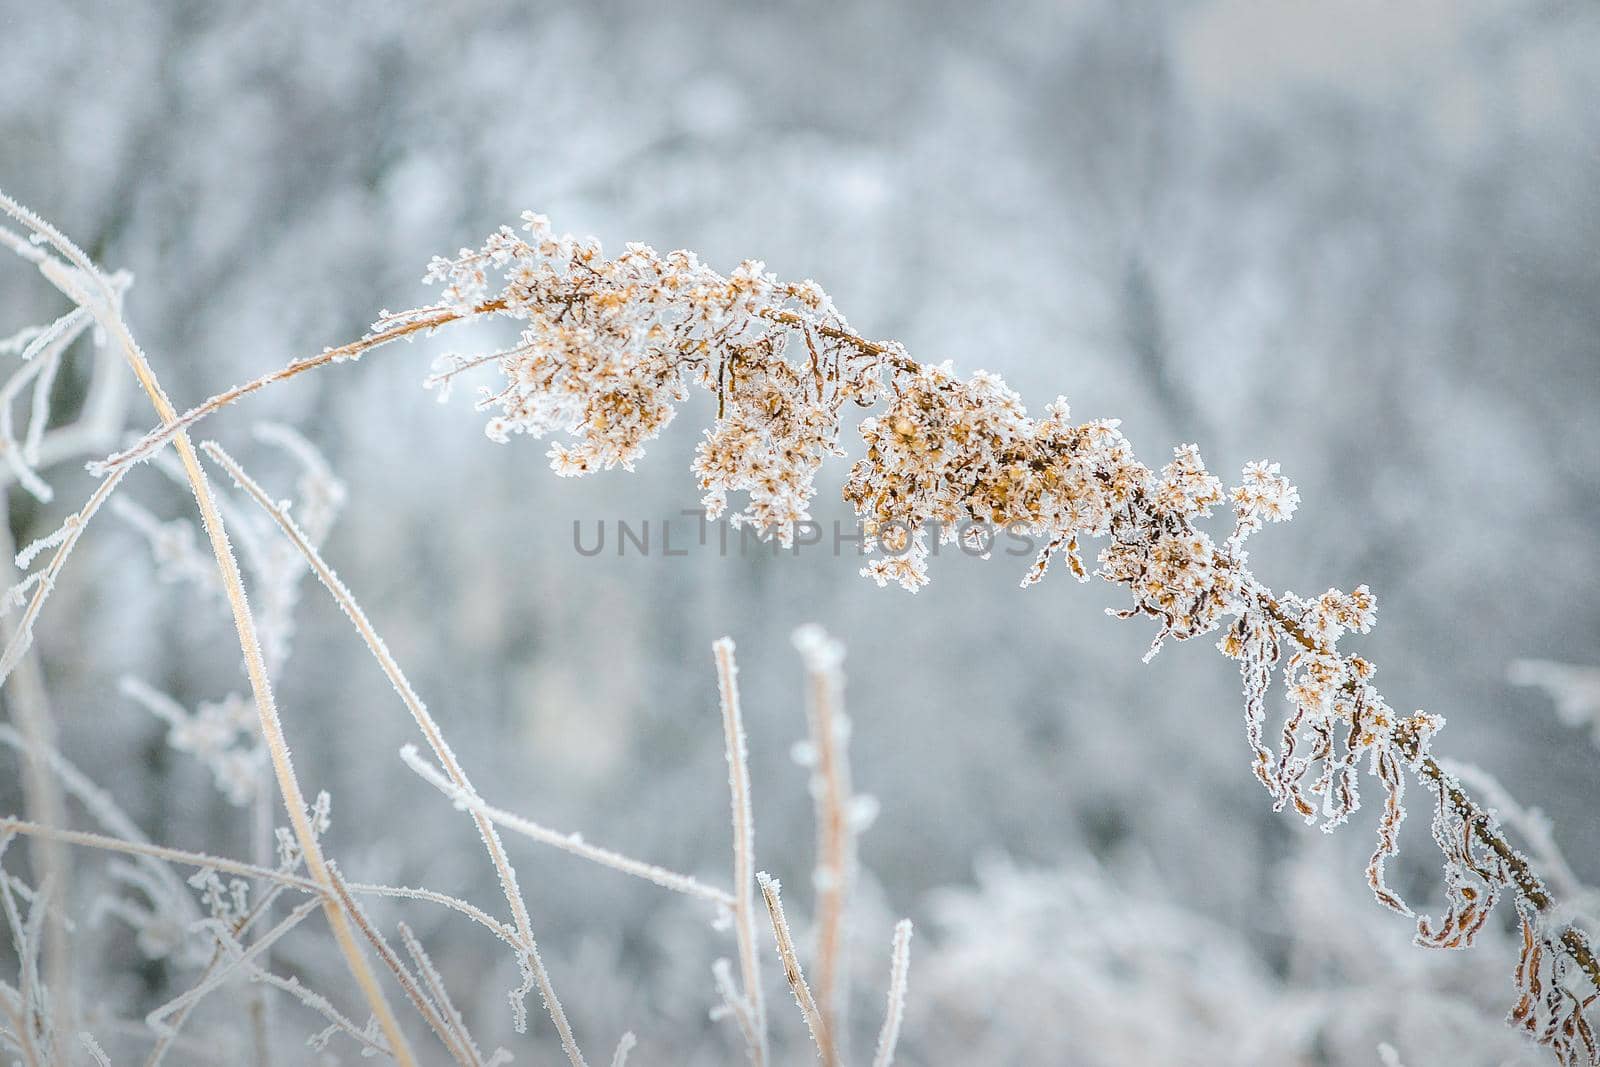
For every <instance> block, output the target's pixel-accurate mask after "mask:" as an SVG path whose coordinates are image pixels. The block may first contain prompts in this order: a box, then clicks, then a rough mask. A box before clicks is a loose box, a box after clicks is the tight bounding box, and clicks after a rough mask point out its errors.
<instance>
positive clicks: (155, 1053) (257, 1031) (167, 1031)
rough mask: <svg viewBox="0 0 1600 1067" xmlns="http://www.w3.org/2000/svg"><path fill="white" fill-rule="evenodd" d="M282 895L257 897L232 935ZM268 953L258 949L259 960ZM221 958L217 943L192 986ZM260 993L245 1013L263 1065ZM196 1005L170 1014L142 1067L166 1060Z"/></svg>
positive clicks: (202, 981)
mask: <svg viewBox="0 0 1600 1067" xmlns="http://www.w3.org/2000/svg"><path fill="white" fill-rule="evenodd" d="M282 891H283V887H282V886H281V885H275V886H273V887H272V888H271V889H269V890H268V891H267V892H265V893H262V894H261V895H260V896H258V897H257V898H256V902H255V904H254V905H252V906H251V908H250V911H249V913H248V914H247V915H245V916H244V918H242V919H240V920H238V921H237V922H236V923H235V924H234V928H233V935H234V936H235V937H237V938H242V937H244V935H245V933H246V931H248V930H249V929H250V927H251V926H252V925H254V924H255V922H256V920H257V919H259V918H261V916H263V915H266V914H267V913H268V912H269V911H270V910H271V908H272V904H273V902H274V901H276V900H277V899H278V895H279V893H281V892H282ZM271 951H272V950H271V946H270V945H269V946H268V947H267V948H264V949H262V950H261V955H262V959H263V960H266V959H270V958H271V956H270V953H271ZM225 955H226V953H225V952H224V950H223V945H222V942H221V940H218V941H217V947H216V948H215V949H213V950H212V952H211V959H210V960H208V961H207V962H206V966H205V970H203V971H201V972H200V978H199V980H198V981H197V982H196V983H195V985H196V986H201V985H205V984H206V983H207V982H209V981H210V979H211V976H212V975H213V974H215V973H216V971H217V968H218V967H221V966H222V963H223V959H224V957H225ZM260 992H261V991H260V990H254V989H253V990H252V991H251V996H250V998H249V1000H248V1002H247V1010H248V1011H249V1012H250V1020H251V1024H252V1025H251V1031H252V1033H251V1037H252V1038H253V1039H254V1042H255V1054H256V1060H257V1061H258V1062H261V1063H266V1062H267V1061H269V1060H270V1059H271V1050H270V1049H268V1048H267V1035H266V1029H265V1027H266V1018H265V1015H264V1013H263V1011H261V1010H259V1009H262V1008H264V1007H265V997H264V996H260V995H257V994H259V993H260ZM199 1003H200V1000H199V998H196V999H194V1000H190V1001H187V1002H186V1003H185V1004H184V1005H183V1007H181V1008H179V1009H178V1010H177V1011H176V1012H175V1013H174V1014H173V1016H172V1020H171V1021H170V1022H168V1023H167V1024H165V1025H164V1026H163V1027H162V1028H161V1031H162V1032H161V1033H160V1036H159V1037H158V1039H157V1041H156V1044H155V1047H154V1048H152V1049H151V1050H150V1055H149V1057H147V1058H146V1059H145V1061H144V1067H160V1065H161V1063H162V1062H163V1061H164V1060H165V1059H166V1057H167V1053H168V1052H169V1051H170V1050H171V1049H172V1046H173V1045H175V1044H176V1043H177V1042H178V1037H179V1031H180V1030H182V1029H183V1025H184V1024H185V1023H186V1022H188V1021H189V1016H190V1015H191V1014H192V1013H193V1012H194V1009H195V1008H196V1006H198V1005H199Z"/></svg>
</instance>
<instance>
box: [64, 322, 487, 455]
mask: <svg viewBox="0 0 1600 1067" xmlns="http://www.w3.org/2000/svg"><path fill="white" fill-rule="evenodd" d="M504 308H505V302H504V301H501V300H490V301H485V302H484V303H483V304H481V305H479V306H478V307H476V308H473V309H472V310H471V311H470V312H460V311H456V310H453V309H452V310H443V311H438V312H435V313H434V314H431V315H425V316H422V317H419V318H415V319H410V320H407V321H405V322H400V323H397V324H395V325H393V326H391V327H390V328H388V329H386V330H380V331H378V332H376V333H371V334H368V335H367V336H365V337H362V338H360V339H359V340H356V341H352V342H350V343H349V344H346V345H340V346H339V347H338V348H329V349H325V350H324V351H322V352H319V353H318V354H317V355H314V356H302V357H301V358H299V359H296V360H294V361H292V362H291V363H289V364H288V365H287V366H285V367H283V368H281V369H280V370H276V371H273V372H271V373H270V374H263V375H262V376H261V377H259V378H255V379H253V380H251V381H248V382H244V383H242V384H239V385H235V386H234V387H233V388H231V389H225V390H223V391H222V392H220V393H218V394H216V395H215V396H213V397H211V398H210V399H208V400H206V401H204V402H202V403H200V404H196V405H195V406H194V407H192V408H190V409H189V410H188V411H185V412H184V413H183V414H182V415H178V414H176V413H173V414H172V415H170V416H166V417H164V419H163V421H162V423H161V425H160V426H157V427H155V428H154V429H152V430H150V431H149V432H148V433H146V434H145V435H144V436H143V437H142V438H140V439H139V440H138V441H137V442H135V443H134V444H132V445H130V446H129V447H127V448H125V449H123V450H122V451H120V452H117V453H114V454H112V455H110V456H107V457H106V458H105V459H103V460H101V461H99V462H96V463H91V464H89V472H90V473H91V474H94V475H97V476H104V475H107V474H110V473H111V472H112V471H115V470H119V469H121V468H123V467H126V466H128V465H130V464H134V463H139V462H142V461H144V460H146V459H149V458H150V457H151V456H152V455H154V454H155V453H156V452H157V450H159V449H160V448H161V447H162V446H163V445H165V444H166V443H167V442H168V441H171V440H172V439H173V438H175V437H177V436H178V435H179V434H181V433H183V432H184V431H185V430H187V429H188V428H189V427H191V426H193V425H194V424H195V423H197V422H199V421H200V420H201V419H203V418H205V417H206V416H207V415H210V414H211V413H212V412H215V411H218V410H220V409H222V408H225V407H227V406H228V405H229V404H232V403H233V402H234V401H236V400H238V399H240V398H241V397H245V396H249V395H250V394H251V393H254V392H256V391H257V390H260V389H264V388H266V387H267V386H269V385H272V384H274V383H276V382H281V381H286V380H287V379H289V378H293V377H295V376H296V375H299V374H304V373H305V372H306V371H308V370H315V369H316V368H318V367H325V366H327V365H329V364H331V363H341V362H344V361H345V360H353V359H359V358H360V357H361V356H363V355H365V354H366V353H368V352H370V351H372V350H373V349H374V348H379V347H381V346H383V345H386V344H389V343H390V342H392V341H398V340H400V339H402V338H405V337H410V336H412V335H413V334H416V333H425V332H428V331H431V330H436V329H438V328H439V327H441V326H445V325H448V324H450V323H452V322H457V321H460V320H462V319H467V318H476V317H478V316H481V315H492V314H494V313H496V312H498V311H502V310H504Z"/></svg>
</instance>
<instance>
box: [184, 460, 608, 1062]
mask: <svg viewBox="0 0 1600 1067" xmlns="http://www.w3.org/2000/svg"><path fill="white" fill-rule="evenodd" d="M201 447H203V448H204V449H205V451H206V454H207V455H208V456H210V457H211V458H212V459H213V460H215V461H216V462H217V463H218V464H219V465H220V466H221V467H222V468H223V469H224V470H225V471H227V472H228V476H229V477H230V478H232V479H233V481H234V483H235V484H236V485H238V486H239V488H240V489H241V490H243V491H244V493H245V494H246V495H248V496H249V497H250V498H251V499H252V500H254V501H255V502H256V503H257V504H258V505H260V506H261V508H262V509H263V510H264V511H266V513H267V515H268V516H269V517H271V519H272V520H273V521H274V522H275V523H277V525H278V528H279V529H281V530H282V531H283V533H284V536H286V537H287V538H288V539H289V541H290V542H291V543H292V544H293V545H294V546H295V548H296V549H297V550H298V551H299V552H300V554H301V555H302V556H304V557H305V560H306V563H307V564H308V565H309V566H310V567H311V569H312V571H313V572H314V573H315V574H316V576H317V578H318V579H319V580H320V581H321V582H322V585H323V587H324V588H325V589H327V590H328V593H329V594H330V595H331V596H332V597H333V599H334V601H335V602H336V603H337V604H338V605H339V608H340V610H342V611H343V612H344V613H345V616H346V617H347V618H349V620H350V622H351V625H353V626H354V627H355V628H356V632H357V633H359V634H360V635H361V639H362V641H364V642H365V643H366V645H367V648H368V650H369V651H370V652H371V653H372V656H373V658H374V659H375V660H377V662H378V666H379V668H381V669H382V671H383V673H384V676H385V677H386V678H388V679H389V683H390V684H391V685H392V686H394V690H395V692H396V693H397V694H399V696H400V699H401V701H402V702H403V703H404V704H405V706H406V709H407V710H408V711H410V712H411V717H412V718H413V719H414V720H416V723H417V726H418V728H419V729H421V731H422V736H423V737H424V738H425V739H426V740H427V742H428V747H429V748H430V749H432V750H433V753H434V755H435V756H436V757H437V758H438V760H439V762H440V763H441V764H442V765H443V766H444V768H445V773H446V775H448V776H449V779H450V783H451V784H452V785H453V786H454V787H455V788H457V789H459V790H461V791H462V793H463V794H464V795H468V796H473V797H476V796H477V793H476V792H475V791H474V790H473V788H472V783H471V781H469V780H468V778H467V773H466V771H465V770H463V769H462V767H461V764H460V763H459V762H458V761H457V760H456V757H455V753H454V752H452V751H451V749H450V745H449V744H448V743H447V742H446V741H445V739H444V733H443V731H441V730H440V729H439V724H438V723H437V722H435V721H434V718H433V716H432V714H431V713H429V711H428V708H427V705H425V704H424V703H423V702H422V698H421V697H420V696H418V695H417V691H416V690H415V689H414V688H412V685H411V682H410V680H409V679H407V678H406V676H405V672H404V671H402V670H401V669H400V664H399V662H398V661H397V660H396V659H395V658H394V655H393V654H392V653H391V652H390V651H389V647H388V645H386V644H385V643H384V641H383V639H382V638H381V637H379V636H378V632H377V630H376V629H374V628H373V626H372V623H371V621H370V620H368V618H367V614H366V612H365V611H363V610H362V609H361V605H360V604H359V603H358V602H357V601H356V598H355V596H354V595H353V594H352V593H351V592H350V589H349V587H348V586H346V585H345V584H344V581H343V580H342V579H340V577H339V576H338V575H337V574H336V573H334V570H333V568H332V567H329V566H328V564H327V563H326V562H325V561H324V560H323V558H322V554H321V553H320V552H318V551H317V549H316V546H314V545H313V544H312V543H311V541H310V539H309V538H307V537H306V536H305V534H304V532H303V531H301V529H300V527H299V526H298V524H296V523H295V521H294V519H293V518H292V517H290V515H289V513H288V512H287V511H286V510H285V509H284V508H283V507H282V506H281V505H279V504H277V503H275V502H274V501H273V500H272V498H271V497H269V496H268V495H267V494H266V491H265V490H263V489H262V488H261V486H260V485H259V484H258V483H257V482H256V481H255V479H253V478H251V477H250V475H249V474H248V473H246V472H245V470H244V468H243V467H241V466H239V464H238V462H236V461H235V460H234V459H233V457H232V456H230V455H228V453H227V452H225V451H224V450H223V449H222V446H220V445H218V444H217V443H216V442H215V441H207V442H205V443H204V444H203V445H202V446H201ZM473 821H474V822H475V823H476V824H477V827H478V834H479V836H480V837H481V838H482V839H483V844H484V848H485V849H486V850H487V851H488V853H489V859H490V861H491V862H492V863H493V864H494V868H495V873H496V874H497V875H498V876H499V879H500V888H501V890H502V891H503V892H504V893H505V898H506V903H507V904H508V905H509V906H510V908H511V916H512V920H513V921H514V922H515V924H516V927H517V935H518V938H519V939H520V940H521V942H522V944H521V948H522V949H523V951H524V952H525V953H526V956H527V960H528V962H529V965H530V966H531V967H532V968H533V973H534V980H535V982H536V983H537V984H538V986H539V994H540V997H541V998H542V999H543V1001H544V1004H545V1008H546V1010H547V1011H548V1012H549V1013H550V1019H551V1022H553V1023H554V1024H555V1027H556V1032H557V1034H559V1035H560V1038H561V1046H562V1048H563V1050H564V1051H565V1052H566V1054H567V1058H568V1059H569V1060H571V1061H572V1063H573V1065H574V1067H587V1065H586V1064H585V1063H584V1059H583V1053H582V1052H580V1051H579V1049H578V1043H577V1041H576V1039H575V1038H574V1037H573V1034H572V1026H571V1024H570V1023H569V1022H568V1021H567V1016H566V1012H565V1011H564V1010H563V1009H562V1007H561V1001H560V999H559V998H557V996H556V992H555V987H554V986H553V985H552V984H551V982H550V975H549V974H548V972H547V971H546V970H545V967H544V962H543V961H542V960H541V959H540V957H539V950H538V945H537V942H536V941H535V940H534V937H533V921H532V919H531V918H530V917H529V915H528V907H527V904H526V903H524V901H523V899H522V890H521V888H520V887H519V884H518V882H517V872H516V869H515V868H514V867H512V866H511V860H510V857H508V856H507V855H506V851H505V846H504V844H502V843H501V841H500V835H499V833H498V832H497V831H496V830H495V828H494V825H493V822H492V820H491V819H490V818H489V817H488V816H486V815H485V814H483V813H481V812H477V811H474V812H473Z"/></svg>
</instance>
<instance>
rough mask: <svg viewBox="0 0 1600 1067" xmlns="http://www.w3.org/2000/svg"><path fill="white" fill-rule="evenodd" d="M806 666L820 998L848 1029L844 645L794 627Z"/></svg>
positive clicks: (849, 858)
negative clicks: (844, 978)
mask: <svg viewBox="0 0 1600 1067" xmlns="http://www.w3.org/2000/svg"><path fill="white" fill-rule="evenodd" d="M794 644H795V647H796V648H797V649H799V651H800V654H801V658H802V659H803V660H804V662H805V669H806V690H807V700H806V710H807V717H808V721H809V723H810V731H811V750H810V755H811V757H812V768H811V796H812V798H813V803H814V807H815V811H816V822H817V862H816V871H815V874H814V875H813V881H814V883H815V885H816V892H817V933H816V937H817V961H816V962H817V966H816V996H817V1004H818V1006H819V1007H820V1009H821V1011H822V1017H823V1018H824V1019H825V1020H827V1023H828V1029H829V1032H831V1033H833V1034H843V1033H845V1032H846V1030H845V1026H846V1024H845V1021H844V1009H845V1003H846V1000H845V990H844V988H843V984H844V983H843V977H844V974H845V968H846V963H845V959H844V954H845V947H846V945H845V933H844V924H845V909H846V908H847V906H848V904H849V898H850V890H851V883H852V882H853V881H854V879H855V862H856V858H855V826H854V825H853V823H852V814H853V808H854V802H853V799H852V797H851V790H850V759H849V754H848V750H847V745H848V742H849V737H850V720H849V719H848V718H847V717H846V716H845V713H844V708H843V703H842V700H841V696H840V689H841V687H842V684H843V683H842V679H841V677H840V672H839V663H840V661H841V660H842V659H843V656H844V650H843V648H842V647H841V646H840V645H839V643H838V642H837V641H835V640H833V639H832V638H830V637H829V636H828V635H827V634H826V633H824V632H823V631H822V628H821V627H818V626H803V627H801V628H800V629H798V630H796V631H795V634H794Z"/></svg>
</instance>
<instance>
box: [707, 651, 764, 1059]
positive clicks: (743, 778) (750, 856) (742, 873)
mask: <svg viewBox="0 0 1600 1067" xmlns="http://www.w3.org/2000/svg"><path fill="white" fill-rule="evenodd" d="M712 651H713V653H714V654H715V657H716V661H717V690H718V693H719V695H720V697H721V700H720V703H721V705H722V732H723V739H724V742H725V745H726V753H727V761H728V797H729V803H730V806H731V809H732V814H733V924H734V935H735V937H736V939H737V940H738V944H739V969H740V972H741V974H742V976H743V981H744V996H743V998H742V1000H743V1001H744V1002H745V1003H746V1004H748V1006H749V1016H750V1018H749V1020H748V1023H749V1025H748V1027H747V1028H746V1040H747V1043H748V1046H749V1054H750V1062H751V1064H753V1065H754V1067H763V1065H764V1064H765V1063H766V1062H767V1007H766V1000H765V998H764V996H763V995H762V991H761V964H760V953H759V951H758V948H757V944H758V942H757V940H756V926H755V903H754V887H755V817H754V815H753V814H752V812H751V805H750V766H749V760H750V756H749V745H748V744H747V742H746V739H745V732H744V713H743V711H742V710H741V708H740V705H739V668H738V665H737V664H736V663H735V661H734V656H733V639H732V638H728V637H724V638H722V639H721V640H719V641H717V642H716V644H714V645H713V646H712Z"/></svg>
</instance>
